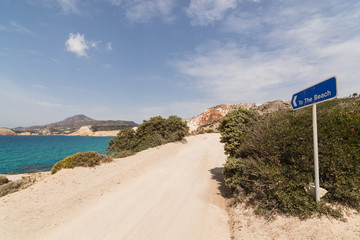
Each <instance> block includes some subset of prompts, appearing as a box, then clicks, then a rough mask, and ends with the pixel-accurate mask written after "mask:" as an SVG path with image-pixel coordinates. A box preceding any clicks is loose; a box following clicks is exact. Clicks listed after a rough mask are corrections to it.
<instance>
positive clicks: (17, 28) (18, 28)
mask: <svg viewBox="0 0 360 240" xmlns="http://www.w3.org/2000/svg"><path fill="white" fill-rule="evenodd" d="M10 25H11V26H12V27H13V28H14V29H15V31H17V32H18V33H26V34H33V33H32V32H31V31H30V30H29V29H27V28H25V27H23V26H21V25H20V24H18V23H16V22H15V21H10Z"/></svg>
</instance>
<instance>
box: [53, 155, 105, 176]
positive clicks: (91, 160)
mask: <svg viewBox="0 0 360 240" xmlns="http://www.w3.org/2000/svg"><path fill="white" fill-rule="evenodd" d="M111 161H112V158H111V157H108V156H105V155H102V154H99V153H97V152H79V153H76V154H74V155H71V156H69V157H66V158H65V159H63V160H61V161H60V162H57V163H56V164H55V165H54V166H53V167H52V169H51V174H54V173H56V172H58V171H60V170H61V169H63V168H74V167H95V166H97V165H100V164H101V163H104V162H111Z"/></svg>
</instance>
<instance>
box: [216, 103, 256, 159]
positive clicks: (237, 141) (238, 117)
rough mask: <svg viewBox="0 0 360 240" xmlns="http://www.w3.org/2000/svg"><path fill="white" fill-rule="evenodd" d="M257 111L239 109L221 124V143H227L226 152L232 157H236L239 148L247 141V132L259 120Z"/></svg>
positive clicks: (227, 116)
mask: <svg viewBox="0 0 360 240" xmlns="http://www.w3.org/2000/svg"><path fill="white" fill-rule="evenodd" d="M258 118H259V115H258V114H257V113H256V112H255V111H250V110H246V109H242V108H240V109H238V110H236V111H232V112H230V113H229V114H227V115H226V116H225V117H224V118H223V119H222V120H221V122H220V126H219V131H220V132H221V142H222V143H225V152H226V153H227V154H229V155H230V156H231V157H233V156H235V155H236V151H237V150H238V148H239V146H241V144H242V143H243V142H244V141H245V138H246V136H247V135H246V134H245V133H246V132H247V131H249V130H250V129H251V126H252V125H253V124H254V123H255V122H256V121H257V120H258Z"/></svg>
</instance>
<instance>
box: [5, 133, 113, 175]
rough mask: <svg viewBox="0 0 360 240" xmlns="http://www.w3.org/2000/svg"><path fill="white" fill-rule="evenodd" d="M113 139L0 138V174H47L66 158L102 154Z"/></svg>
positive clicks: (58, 137)
mask: <svg viewBox="0 0 360 240" xmlns="http://www.w3.org/2000/svg"><path fill="white" fill-rule="evenodd" d="M112 138H113V137H70V136H0V174H1V173H2V174H7V173H30V172H40V171H49V170H50V169H51V167H52V166H53V165H54V164H55V163H57V162H58V161H61V160H62V159H64V158H65V157H67V156H70V155H73V154H75V153H78V152H88V151H95V152H98V153H102V154H105V153H106V148H107V147H108V145H109V141H110V140H111V139H112Z"/></svg>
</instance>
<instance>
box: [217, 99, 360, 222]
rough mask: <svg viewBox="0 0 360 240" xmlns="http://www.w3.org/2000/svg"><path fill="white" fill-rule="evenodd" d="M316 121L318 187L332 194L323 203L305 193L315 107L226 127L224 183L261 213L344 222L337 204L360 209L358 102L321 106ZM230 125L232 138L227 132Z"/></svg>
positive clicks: (339, 101) (311, 170) (309, 176)
mask: <svg viewBox="0 0 360 240" xmlns="http://www.w3.org/2000/svg"><path fill="white" fill-rule="evenodd" d="M317 118H318V141H319V164H320V186H321V187H323V188H325V189H326V190H327V191H328V193H327V194H326V195H325V197H323V198H322V199H321V203H320V204H317V203H316V202H315V200H314V199H313V198H312V197H311V196H310V195H308V194H307V193H306V192H305V190H304V187H305V186H307V185H308V184H309V183H311V182H313V176H314V162H313V134H312V111H311V108H305V109H301V110H298V111H295V112H294V111H288V112H284V113H275V114H271V115H265V116H263V117H261V118H259V120H258V121H256V122H249V123H250V124H249V123H248V124H245V127H244V126H243V125H241V124H239V123H237V122H238V121H239V119H238V118H235V119H233V120H230V121H229V122H227V123H224V126H223V128H222V135H223V138H222V141H224V142H225V147H226V146H227V145H228V149H226V150H227V152H228V153H229V155H230V157H229V158H228V160H227V162H226V164H225V166H224V175H225V183H226V185H227V186H228V187H229V188H230V189H231V190H232V192H233V193H234V196H236V198H237V199H239V200H241V201H247V202H248V203H249V204H251V205H253V206H254V207H255V209H256V212H257V213H259V214H262V215H271V214H273V213H274V212H278V213H285V214H287V215H293V216H299V217H301V218H307V217H310V216H314V215H321V214H326V215H331V216H333V217H335V218H340V217H341V216H342V214H341V209H340V208H335V207H334V206H335V205H337V206H348V207H351V208H354V209H356V210H358V211H360V141H359V140H360V99H358V98H356V99H355V98H353V99H336V100H332V101H329V102H325V103H322V104H319V105H318V111H317ZM231 126H232V127H233V128H234V129H235V130H236V131H235V132H236V134H234V135H229V133H228V132H226V131H225V130H226V129H228V128H229V127H231ZM236 126H237V127H236ZM224 129H225V130H224ZM234 143H235V144H234ZM229 146H230V147H229ZM330 205H331V206H332V207H330Z"/></svg>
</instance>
